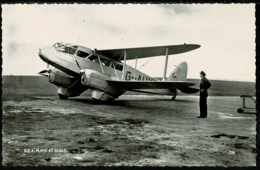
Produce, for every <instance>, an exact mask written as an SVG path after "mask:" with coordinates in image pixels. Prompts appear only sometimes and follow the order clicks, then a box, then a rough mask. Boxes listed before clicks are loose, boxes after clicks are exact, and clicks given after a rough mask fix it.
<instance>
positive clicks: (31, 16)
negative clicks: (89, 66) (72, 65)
mask: <svg viewBox="0 0 260 170" xmlns="http://www.w3.org/2000/svg"><path fill="white" fill-rule="evenodd" d="M254 14H255V5H254V4H186V5H181V4H179V5H176V4H167V5H166V4H161V5H160V4H152V5H148V4H144V5H132V4H127V5H114V4H113V5H112V4H111V5H82V4H81V5H76V4H75V5H36V4H35V5H2V17H3V18H2V24H3V26H2V29H3V35H2V38H3V42H2V45H3V49H2V52H3V56H2V57H3V75H10V74H12V75H37V73H38V72H39V71H41V70H43V69H45V68H46V63H44V62H43V61H42V60H41V59H40V58H39V56H38V50H39V49H40V48H44V47H47V46H51V45H53V44H54V43H55V42H60V41H63V42H68V43H77V44H80V45H83V46H86V47H89V48H91V49H94V48H97V49H115V48H129V47H144V46H161V45H174V44H183V43H187V44H188V43H191V44H200V45H201V48H199V49H197V50H194V51H191V52H188V53H183V54H178V55H171V56H170V57H169V62H168V70H167V75H169V74H170V72H171V71H172V70H173V69H174V65H177V64H178V63H180V62H182V61H186V62H187V63H188V78H199V72H200V71H201V70H204V71H205V72H206V73H207V77H208V78H209V79H224V80H246V81H255V16H254ZM148 61H149V62H148ZM146 62H148V63H147V64H145V66H143V67H141V66H142V64H144V63H146ZM164 62H165V61H164V58H163V57H157V58H152V59H151V60H150V58H148V59H142V60H140V61H138V68H139V67H141V68H140V70H141V71H143V72H145V73H146V74H148V75H150V76H155V77H158V76H162V75H163V68H164ZM127 64H129V65H132V66H134V62H132V61H128V62H127Z"/></svg>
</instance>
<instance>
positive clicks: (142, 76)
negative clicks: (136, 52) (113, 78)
mask: <svg viewBox="0 0 260 170" xmlns="http://www.w3.org/2000/svg"><path fill="white" fill-rule="evenodd" d="M125 80H139V81H141V80H142V81H156V80H155V79H153V78H150V77H147V76H144V75H138V76H137V77H134V76H132V73H131V72H130V71H127V72H126V74H125Z"/></svg>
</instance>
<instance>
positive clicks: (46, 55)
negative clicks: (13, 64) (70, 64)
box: [38, 48, 54, 63]
mask: <svg viewBox="0 0 260 170" xmlns="http://www.w3.org/2000/svg"><path fill="white" fill-rule="evenodd" d="M53 54H54V52H53V49H52V48H44V49H39V52H38V55H39V56H40V58H41V59H42V60H43V61H44V62H46V63H49V62H51V61H52V60H53V59H52V58H53Z"/></svg>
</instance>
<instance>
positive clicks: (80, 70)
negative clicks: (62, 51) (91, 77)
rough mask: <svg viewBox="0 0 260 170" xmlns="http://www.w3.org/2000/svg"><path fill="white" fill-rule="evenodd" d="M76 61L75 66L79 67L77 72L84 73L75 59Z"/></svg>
mask: <svg viewBox="0 0 260 170" xmlns="http://www.w3.org/2000/svg"><path fill="white" fill-rule="evenodd" d="M75 61H76V64H77V66H78V68H79V72H80V73H81V74H82V73H84V70H82V69H81V67H80V65H79V63H78V61H77V60H75Z"/></svg>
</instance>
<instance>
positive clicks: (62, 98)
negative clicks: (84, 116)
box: [59, 94, 69, 100]
mask: <svg viewBox="0 0 260 170" xmlns="http://www.w3.org/2000/svg"><path fill="white" fill-rule="evenodd" d="M59 98H60V99H61V100H68V98H69V97H68V96H65V95H62V94H59Z"/></svg>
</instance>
